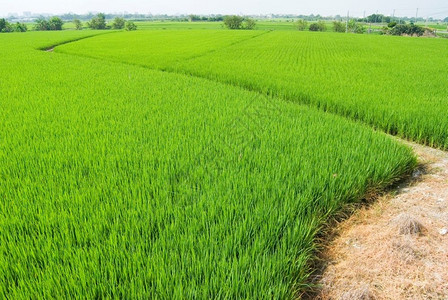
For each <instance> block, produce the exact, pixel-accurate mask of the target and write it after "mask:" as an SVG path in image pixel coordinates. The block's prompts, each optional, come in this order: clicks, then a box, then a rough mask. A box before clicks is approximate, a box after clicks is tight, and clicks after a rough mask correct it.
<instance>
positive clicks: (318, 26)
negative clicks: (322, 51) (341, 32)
mask: <svg viewBox="0 0 448 300" xmlns="http://www.w3.org/2000/svg"><path fill="white" fill-rule="evenodd" d="M326 30H327V25H326V24H325V22H324V21H318V22H317V23H312V24H311V25H310V31H326Z"/></svg>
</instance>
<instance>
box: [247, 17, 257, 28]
mask: <svg viewBox="0 0 448 300" xmlns="http://www.w3.org/2000/svg"><path fill="white" fill-rule="evenodd" d="M255 25H256V23H255V20H254V19H251V18H245V19H244V29H248V30H252V29H255Z"/></svg>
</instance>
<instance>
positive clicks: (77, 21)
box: [73, 19, 82, 30]
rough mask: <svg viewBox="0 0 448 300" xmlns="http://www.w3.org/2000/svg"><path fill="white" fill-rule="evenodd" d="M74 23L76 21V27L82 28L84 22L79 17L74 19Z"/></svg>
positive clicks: (77, 28)
mask: <svg viewBox="0 0 448 300" xmlns="http://www.w3.org/2000/svg"><path fill="white" fill-rule="evenodd" d="M73 23H75V29H76V30H81V29H82V22H81V21H80V20H79V19H74V20H73Z"/></svg>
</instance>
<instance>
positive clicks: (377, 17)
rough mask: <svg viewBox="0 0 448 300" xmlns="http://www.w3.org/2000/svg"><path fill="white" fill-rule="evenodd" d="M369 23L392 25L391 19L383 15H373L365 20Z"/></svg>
mask: <svg viewBox="0 0 448 300" xmlns="http://www.w3.org/2000/svg"><path fill="white" fill-rule="evenodd" d="M365 21H366V22H367V23H390V22H391V18H390V17H388V16H384V15H382V14H372V15H370V16H368V17H367V18H365Z"/></svg>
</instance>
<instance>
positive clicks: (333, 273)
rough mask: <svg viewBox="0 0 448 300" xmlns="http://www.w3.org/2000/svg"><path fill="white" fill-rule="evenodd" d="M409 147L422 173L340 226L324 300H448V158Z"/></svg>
mask: <svg viewBox="0 0 448 300" xmlns="http://www.w3.org/2000/svg"><path fill="white" fill-rule="evenodd" d="M408 144H410V145H411V146H412V148H414V150H415V152H416V153H417V154H418V156H419V158H420V162H421V163H422V166H423V167H422V169H420V170H419V171H416V173H415V174H414V176H413V178H412V179H411V180H410V182H407V183H405V184H402V185H401V186H399V188H398V191H396V192H395V195H387V196H384V197H381V198H380V199H379V200H378V201H377V202H375V203H374V204H373V205H372V206H370V207H367V208H364V209H361V210H360V211H358V212H357V213H356V214H355V215H354V216H352V217H351V218H350V219H348V220H347V221H344V222H343V223H341V224H340V225H339V227H338V228H337V232H338V237H337V238H336V239H335V240H334V241H333V242H332V243H331V244H330V245H329V246H328V249H326V252H325V253H324V260H325V261H327V262H328V265H327V267H326V270H325V271H324V274H323V276H322V278H321V280H320V284H321V285H322V290H321V293H320V295H319V296H318V299H354V300H356V299H448V233H447V231H448V153H447V152H443V151H439V150H435V149H432V148H428V147H424V146H421V145H416V144H411V143H408Z"/></svg>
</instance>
